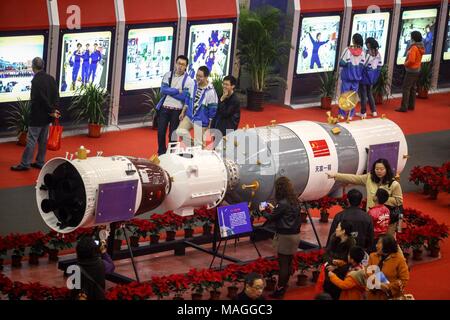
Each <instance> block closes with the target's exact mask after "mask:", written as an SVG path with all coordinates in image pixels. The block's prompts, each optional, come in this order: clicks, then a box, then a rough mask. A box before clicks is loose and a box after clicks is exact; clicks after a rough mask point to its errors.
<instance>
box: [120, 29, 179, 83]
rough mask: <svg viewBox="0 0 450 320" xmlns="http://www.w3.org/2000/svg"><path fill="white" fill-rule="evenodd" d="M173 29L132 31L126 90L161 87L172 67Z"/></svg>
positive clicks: (126, 66)
mask: <svg viewBox="0 0 450 320" xmlns="http://www.w3.org/2000/svg"><path fill="white" fill-rule="evenodd" d="M173 32H174V28H173V27H162V28H146V29H130V30H129V31H128V43H127V51H126V52H127V56H126V64H125V84H124V89H125V90H138V89H148V88H157V87H160V86H161V80H162V77H163V75H164V74H165V73H166V72H168V71H170V67H171V64H172V45H173Z"/></svg>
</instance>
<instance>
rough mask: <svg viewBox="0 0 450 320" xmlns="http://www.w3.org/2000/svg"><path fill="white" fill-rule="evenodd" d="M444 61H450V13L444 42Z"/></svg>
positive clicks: (449, 13)
mask: <svg viewBox="0 0 450 320" xmlns="http://www.w3.org/2000/svg"><path fill="white" fill-rule="evenodd" d="M444 60H450V11H449V12H448V18H447V34H446V35H445V40H444Z"/></svg>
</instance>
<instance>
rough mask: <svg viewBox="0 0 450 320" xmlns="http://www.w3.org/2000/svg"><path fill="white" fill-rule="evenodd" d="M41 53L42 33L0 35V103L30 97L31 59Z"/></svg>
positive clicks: (42, 52)
mask: <svg viewBox="0 0 450 320" xmlns="http://www.w3.org/2000/svg"><path fill="white" fill-rule="evenodd" d="M43 54H44V36H43V35H32V36H31V35H30V36H14V37H0V103H1V102H13V101H17V99H21V100H29V99H30V91H31V80H32V79H33V70H31V61H32V60H33V58H35V57H43Z"/></svg>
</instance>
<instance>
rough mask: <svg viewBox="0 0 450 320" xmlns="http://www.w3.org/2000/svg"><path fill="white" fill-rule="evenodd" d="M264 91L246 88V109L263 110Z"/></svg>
mask: <svg viewBox="0 0 450 320" xmlns="http://www.w3.org/2000/svg"><path fill="white" fill-rule="evenodd" d="M263 103H264V92H262V91H253V90H250V89H249V90H247V110H250V111H263Z"/></svg>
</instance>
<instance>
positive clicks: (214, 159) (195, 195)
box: [158, 146, 228, 216]
mask: <svg viewBox="0 0 450 320" xmlns="http://www.w3.org/2000/svg"><path fill="white" fill-rule="evenodd" d="M159 160H160V163H159V165H160V166H161V167H162V168H164V170H165V171H166V172H167V173H168V175H169V176H170V180H171V187H170V193H169V194H168V195H167V198H166V200H165V201H164V202H163V203H162V204H161V206H160V207H158V209H159V210H163V211H168V210H173V211H175V213H177V214H179V215H182V216H186V215H191V214H192V213H193V209H194V208H198V207H201V206H204V205H206V206H207V207H209V208H210V207H214V206H216V205H217V204H219V203H220V202H221V201H222V199H223V197H224V195H225V192H226V190H227V182H228V179H227V169H226V166H225V163H224V161H223V159H222V158H221V157H220V156H219V155H218V154H217V152H215V151H214V150H202V149H201V148H200V147H193V148H186V149H181V148H179V146H176V147H174V148H169V149H168V151H167V153H166V154H163V155H161V156H160V157H159Z"/></svg>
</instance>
